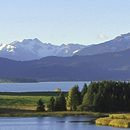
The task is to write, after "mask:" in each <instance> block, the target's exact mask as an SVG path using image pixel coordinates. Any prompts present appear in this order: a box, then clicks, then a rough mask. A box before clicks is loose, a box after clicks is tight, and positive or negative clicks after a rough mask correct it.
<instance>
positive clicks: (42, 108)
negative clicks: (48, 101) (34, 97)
mask: <svg viewBox="0 0 130 130" xmlns="http://www.w3.org/2000/svg"><path fill="white" fill-rule="evenodd" d="M36 111H39V112H42V111H45V105H44V102H43V101H42V99H39V100H38V102H37V109H36Z"/></svg>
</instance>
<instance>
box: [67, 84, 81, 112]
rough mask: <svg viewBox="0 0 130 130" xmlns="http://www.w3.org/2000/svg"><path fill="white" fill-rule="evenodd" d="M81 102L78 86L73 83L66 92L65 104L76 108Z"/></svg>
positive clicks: (73, 108)
mask: <svg viewBox="0 0 130 130" xmlns="http://www.w3.org/2000/svg"><path fill="white" fill-rule="evenodd" d="M81 103H82V100H81V93H80V91H79V86H78V85H75V86H74V87H73V88H72V89H70V91H69V93H68V100H67V105H68V106H69V107H70V108H71V109H72V110H74V111H75V110H76V107H77V106H78V105H80V104H81Z"/></svg>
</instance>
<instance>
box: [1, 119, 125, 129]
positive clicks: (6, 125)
mask: <svg viewBox="0 0 130 130" xmlns="http://www.w3.org/2000/svg"><path fill="white" fill-rule="evenodd" d="M93 119H94V118H88V117H40V118H37V117H34V118H28V117H27V118H19V117H17V118H16V117H10V118H0V130H92V129H94V130H117V129H120V130H125V128H114V127H108V126H96V125H94V124H91V123H90V121H91V120H93Z"/></svg>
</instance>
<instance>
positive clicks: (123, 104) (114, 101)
mask: <svg viewBox="0 0 130 130" xmlns="http://www.w3.org/2000/svg"><path fill="white" fill-rule="evenodd" d="M47 108H48V110H50V111H66V110H70V111H94V112H117V111H122V112H129V111H130V83H129V82H125V81H124V82H121V81H112V80H110V81H107V80H103V81H97V82H91V83H90V84H89V85H88V86H87V84H86V83H85V84H84V86H83V89H82V90H81V91H79V86H78V85H75V86H74V87H72V88H70V91H69V92H68V96H67V99H66V100H65V97H64V94H63V93H61V94H60V95H59V97H57V98H56V99H54V98H53V97H51V98H50V101H49V103H48V105H47Z"/></svg>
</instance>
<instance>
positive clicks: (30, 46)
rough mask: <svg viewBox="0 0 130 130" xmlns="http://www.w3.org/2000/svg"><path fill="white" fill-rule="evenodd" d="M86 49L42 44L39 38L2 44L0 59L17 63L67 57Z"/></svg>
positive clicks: (77, 45) (74, 46) (75, 45)
mask: <svg viewBox="0 0 130 130" xmlns="http://www.w3.org/2000/svg"><path fill="white" fill-rule="evenodd" d="M84 47H86V46H85V45H80V44H72V43H70V44H67V45H65V44H62V45H60V46H58V45H52V44H51V43H42V42H41V41H39V40H38V39H37V38H35V39H24V40H20V41H14V42H12V43H10V44H2V43H1V44H0V57H4V58H9V59H12V60H17V61H19V60H20V61H28V60H34V59H40V58H43V57H47V56H59V57H61V56H62V57H67V56H72V55H74V53H76V52H78V51H80V50H81V49H83V48H84Z"/></svg>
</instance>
